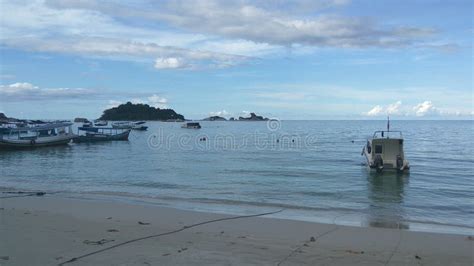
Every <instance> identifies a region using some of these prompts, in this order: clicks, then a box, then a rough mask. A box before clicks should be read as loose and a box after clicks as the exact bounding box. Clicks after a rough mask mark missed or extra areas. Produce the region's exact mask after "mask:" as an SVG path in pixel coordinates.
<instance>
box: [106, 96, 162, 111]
mask: <svg viewBox="0 0 474 266" xmlns="http://www.w3.org/2000/svg"><path fill="white" fill-rule="evenodd" d="M129 102H131V103H133V104H139V103H140V104H148V105H150V106H153V107H155V108H161V109H165V108H168V105H167V104H168V99H166V98H164V97H162V96H159V95H157V94H153V95H151V96H149V97H146V98H133V99H131V100H129ZM123 103H124V102H123V101H117V100H109V104H108V105H107V109H110V108H114V107H117V106H119V105H121V104H123Z"/></svg>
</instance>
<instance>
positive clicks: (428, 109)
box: [365, 101, 466, 117]
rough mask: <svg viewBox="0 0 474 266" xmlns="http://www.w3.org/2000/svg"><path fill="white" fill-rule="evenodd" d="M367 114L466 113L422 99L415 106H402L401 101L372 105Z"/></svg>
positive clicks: (447, 114) (451, 114)
mask: <svg viewBox="0 0 474 266" xmlns="http://www.w3.org/2000/svg"><path fill="white" fill-rule="evenodd" d="M365 115H367V116H382V115H403V116H419V117H422V116H433V115H445V116H461V115H466V114H465V113H464V112H461V111H459V110H456V111H448V110H446V111H442V110H439V109H438V108H436V107H435V106H434V105H433V103H432V102H431V101H424V102H422V103H419V104H417V105H415V106H412V107H409V106H402V102H401V101H397V102H395V103H392V104H389V105H387V106H386V107H384V106H381V105H376V106H374V107H373V108H372V109H371V110H370V111H368V112H367V113H365Z"/></svg>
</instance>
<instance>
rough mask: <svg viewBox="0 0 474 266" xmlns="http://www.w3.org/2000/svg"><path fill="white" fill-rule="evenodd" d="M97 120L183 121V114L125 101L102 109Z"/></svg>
mask: <svg viewBox="0 0 474 266" xmlns="http://www.w3.org/2000/svg"><path fill="white" fill-rule="evenodd" d="M99 120H106V121H107V120H108V121H136V120H159V121H183V120H184V116H183V115H180V114H178V113H176V112H175V111H174V110H173V109H160V108H155V107H152V106H149V105H148V104H141V103H139V104H133V103H131V102H127V103H126V104H121V105H119V106H117V107H113V108H110V109H107V110H105V111H104V113H103V114H102V116H101V117H100V118H99Z"/></svg>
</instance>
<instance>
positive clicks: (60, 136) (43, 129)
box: [0, 123, 77, 149]
mask: <svg viewBox="0 0 474 266" xmlns="http://www.w3.org/2000/svg"><path fill="white" fill-rule="evenodd" d="M76 137H77V135H75V134H74V133H73V132H72V123H51V124H45V125H42V126H35V127H21V128H20V127H19V128H14V129H11V130H10V132H9V134H8V135H0V149H18V148H35V147H43V146H53V145H64V144H68V143H69V142H70V141H71V140H72V139H74V138H76Z"/></svg>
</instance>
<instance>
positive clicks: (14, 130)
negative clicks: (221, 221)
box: [10, 123, 73, 132]
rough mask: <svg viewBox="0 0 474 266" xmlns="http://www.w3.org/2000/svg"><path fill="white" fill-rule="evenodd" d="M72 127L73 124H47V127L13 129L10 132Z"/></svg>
mask: <svg viewBox="0 0 474 266" xmlns="http://www.w3.org/2000/svg"><path fill="white" fill-rule="evenodd" d="M72 125H73V124H72V123H51V124H45V125H41V126H35V127H17V128H12V129H11V130H10V132H17V131H41V130H51V129H55V128H61V127H69V126H72Z"/></svg>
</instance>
